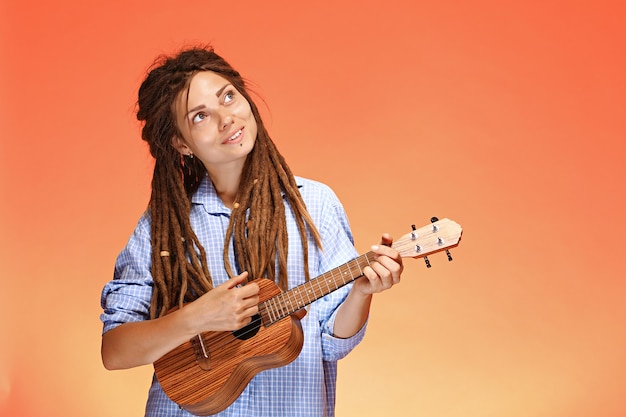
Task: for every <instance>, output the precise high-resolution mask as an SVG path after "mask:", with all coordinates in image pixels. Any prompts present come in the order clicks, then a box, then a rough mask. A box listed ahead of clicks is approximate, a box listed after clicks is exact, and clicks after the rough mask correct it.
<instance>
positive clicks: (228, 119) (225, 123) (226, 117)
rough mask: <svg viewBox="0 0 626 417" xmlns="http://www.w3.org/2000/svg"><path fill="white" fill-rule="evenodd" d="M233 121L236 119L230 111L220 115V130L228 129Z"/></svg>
mask: <svg viewBox="0 0 626 417" xmlns="http://www.w3.org/2000/svg"><path fill="white" fill-rule="evenodd" d="M233 123H234V119H233V116H232V115H231V114H230V113H223V114H221V115H220V130H226V129H228V127H229V126H230V125H232V124H233Z"/></svg>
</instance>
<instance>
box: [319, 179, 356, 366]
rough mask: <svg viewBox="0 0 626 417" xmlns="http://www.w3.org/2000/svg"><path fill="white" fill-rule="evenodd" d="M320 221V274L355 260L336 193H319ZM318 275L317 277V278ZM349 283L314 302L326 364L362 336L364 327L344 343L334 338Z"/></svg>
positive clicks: (349, 349)
mask: <svg viewBox="0 0 626 417" xmlns="http://www.w3.org/2000/svg"><path fill="white" fill-rule="evenodd" d="M320 200H321V201H322V202H323V203H322V211H321V217H320V219H319V221H318V226H319V231H320V234H321V236H322V254H321V256H320V262H319V265H318V271H319V274H322V273H324V272H327V271H329V270H331V269H334V268H336V267H338V266H340V265H343V264H345V263H346V262H348V261H351V260H353V259H354V258H356V257H357V256H358V252H357V251H356V249H355V247H354V238H353V236H352V232H351V230H350V225H349V222H348V217H347V215H346V212H345V210H344V208H343V205H342V204H341V202H340V201H339V199H338V198H337V196H336V195H335V193H334V192H333V191H332V190H331V189H330V188H329V187H327V186H323V187H322V189H321V196H320ZM319 274H318V275H319ZM351 288H352V283H350V284H347V285H345V286H344V287H342V288H340V289H339V290H337V291H335V292H332V293H331V294H329V295H327V296H325V297H323V298H321V299H320V300H318V301H316V303H315V304H316V305H315V308H316V310H317V312H316V313H317V317H318V319H319V320H320V328H321V329H322V354H323V359H324V360H326V361H336V360H339V359H341V358H343V357H345V356H346V355H347V354H348V353H350V352H351V351H352V349H354V348H355V347H356V346H357V345H358V344H359V343H360V342H361V340H363V337H364V336H365V329H366V325H364V326H363V327H362V328H361V329H360V330H359V331H358V332H357V333H356V334H355V335H354V336H352V337H349V338H346V339H343V338H338V337H335V336H334V335H333V328H334V324H335V319H336V317H337V311H338V309H339V306H340V305H341V303H343V302H344V300H345V299H346V297H347V296H348V293H349V292H350V289H351Z"/></svg>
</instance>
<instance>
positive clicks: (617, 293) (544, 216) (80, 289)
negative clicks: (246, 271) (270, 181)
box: [0, 0, 626, 417]
mask: <svg viewBox="0 0 626 417" xmlns="http://www.w3.org/2000/svg"><path fill="white" fill-rule="evenodd" d="M518 3H519V4H518ZM521 3H522V2H502V1H495V0H494V1H487V0H480V1H473V2H460V1H459V2H437V1H421V0H420V1H394V0H390V1H386V2H371V1H361V2H357V1H354V2H352V3H350V2H330V1H321V2H314V3H313V4H307V5H302V4H300V3H299V2H293V1H287V0H283V1H276V2H272V1H270V2H261V1H258V0H255V1H247V0H246V1H237V2H211V1H186V2H171V1H160V0H159V1H157V0H150V1H146V0H141V1H133V2H122V1H115V0H114V1H109V2H91V1H76V0H59V1H56V2H54V3H53V2H46V1H42V0H35V1H30V2H22V1H17V0H4V1H3V2H2V3H1V4H0V12H1V13H0V33H1V41H0V42H1V45H0V46H1V65H0V71H1V77H0V82H1V84H0V91H1V97H2V99H1V101H0V106H1V107H0V123H1V125H0V127H1V131H2V140H1V142H0V143H1V147H2V149H1V152H0V158H1V160H0V170H1V176H0V195H1V196H2V197H1V198H2V205H1V212H0V236H2V238H1V239H2V240H1V247H0V261H1V265H2V273H1V277H2V278H1V281H0V282H1V288H0V414H1V415H6V416H21V417H31V416H43V415H46V416H50V417H56V416H64V417H73V416H85V415H89V416H94V417H99V416H103V417H104V416H138V415H142V413H143V408H144V404H145V399H146V395H147V389H148V385H149V379H150V375H151V372H152V369H151V367H149V366H146V367H142V368H140V369H134V370H128V371H116V372H108V371H105V370H104V369H103V367H102V365H101V362H100V353H99V348H100V331H101V324H100V322H99V318H98V315H99V314H100V306H99V296H100V290H101V288H102V286H103V285H104V283H105V282H106V281H107V280H108V279H109V278H110V276H111V273H112V269H113V264H114V261H115V257H116V255H117V253H118V251H119V250H120V249H121V248H122V247H123V245H124V244H125V242H126V240H127V238H128V236H129V235H130V233H131V231H132V229H133V227H134V225H135V223H136V221H137V219H138V217H139V216H140V214H141V212H142V211H143V209H144V208H145V206H146V204H147V201H148V196H149V185H150V178H151V160H150V158H149V155H148V151H147V148H146V147H145V146H144V143H143V142H142V141H141V140H140V139H139V126H138V124H137V122H136V121H135V119H134V115H133V106H134V103H135V98H136V91H137V88H138V86H139V83H140V82H141V80H142V78H143V75H144V72H145V69H146V68H147V67H148V65H149V64H150V63H151V62H152V60H153V58H154V57H155V56H156V55H158V54H160V53H162V52H171V51H174V50H176V49H178V48H179V47H181V46H182V45H185V44H190V43H206V42H211V43H212V44H213V45H214V46H215V47H216V49H217V51H218V52H219V53H221V54H222V55H224V56H225V57H226V58H227V59H228V60H229V61H230V62H231V63H232V64H233V65H234V66H235V67H236V68H238V69H239V70H240V71H241V72H242V73H243V74H244V75H245V76H246V77H247V78H248V79H250V80H251V81H253V83H254V86H255V90H256V91H257V92H258V93H259V94H260V96H261V97H263V99H264V100H265V101H266V102H267V108H266V109H265V110H264V111H265V115H266V121H267V126H268V127H269V129H270V132H271V133H272V135H273V137H274V139H275V141H276V142H277V144H278V146H279V148H280V149H281V150H282V152H283V154H284V155H285V156H286V158H287V160H288V161H289V162H290V165H291V167H292V169H293V170H294V171H295V172H296V173H297V174H299V175H302V176H306V177H311V178H314V179H317V180H320V181H323V182H326V183H328V184H329V185H331V186H332V187H333V188H334V190H335V191H336V192H337V194H338V195H339V197H340V198H341V200H342V201H343V203H344V205H345V207H346V210H347V212H348V215H349V217H350V219H351V224H352V227H353V229H354V233H355V237H356V240H357V247H358V249H359V250H360V251H364V250H366V249H367V248H368V247H369V245H370V244H372V243H376V242H377V241H378V239H379V236H380V234H381V233H382V232H383V231H388V232H390V233H392V234H393V235H394V236H397V237H399V236H401V235H403V234H405V233H408V232H409V231H410V225H411V224H416V225H418V226H419V225H423V224H427V223H428V221H429V218H430V217H431V216H439V217H442V218H443V217H449V218H451V219H454V220H456V221H457V222H459V223H460V224H461V225H462V226H463V229H464V234H463V240H462V242H461V245H460V246H459V247H458V248H457V249H456V250H454V251H453V252H452V254H453V256H454V258H455V259H454V261H453V262H451V263H448V262H447V261H446V259H445V256H443V255H435V256H433V257H431V262H432V264H433V268H431V269H426V268H425V266H424V264H423V262H422V261H421V260H410V259H409V260H407V261H406V262H405V264H406V268H405V273H404V276H403V282H402V284H401V285H400V286H398V287H396V288H394V290H393V291H389V292H387V293H384V294H381V295H380V296H377V297H376V299H375V302H374V305H373V309H372V317H371V321H370V327H369V331H368V335H367V336H366V338H365V341H364V342H363V343H362V344H361V345H360V346H359V347H358V348H357V349H356V350H355V351H354V352H353V353H352V354H351V355H350V356H349V357H348V358H346V359H344V360H343V361H342V362H340V375H339V386H338V404H337V413H338V415H339V416H379V415H407V416H408V415H414V416H442V417H447V416H455V417H456V416H462V417H474V416H507V417H512V416H520V417H534V416H537V417H539V416H542V417H543V416H563V417H572V416H594V417H613V416H623V415H626V400H625V398H626V354H625V348H626V325H625V324H626V320H625V318H626V306H625V304H626V303H624V298H625V297H624V295H625V293H626V283H625V282H624V277H626V267H625V264H626V261H625V260H624V256H625V251H624V249H626V247H625V245H624V243H623V236H624V231H625V229H626V227H625V226H626V222H625V220H624V211H625V209H626V204H625V200H626V197H625V195H624V194H625V193H624V185H623V177H624V174H625V172H626V170H625V168H624V159H625V156H626V145H625V144H624V142H625V133H626V122H625V120H626V117H625V116H626V111H625V110H626V81H625V80H626V78H625V77H624V74H626V58H625V57H626V54H625V53H624V51H625V49H626V35H625V34H626V31H624V27H625V25H626V22H625V20H626V19H624V16H625V13H624V12H625V10H624V6H622V2H619V1H613V2H611V1H602V0H599V1H547V2H546V1H530V2H523V4H521Z"/></svg>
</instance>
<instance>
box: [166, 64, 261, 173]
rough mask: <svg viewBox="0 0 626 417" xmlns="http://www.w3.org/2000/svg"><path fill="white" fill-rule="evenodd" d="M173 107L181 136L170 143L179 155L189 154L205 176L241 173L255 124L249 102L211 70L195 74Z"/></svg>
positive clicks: (255, 134)
mask: <svg viewBox="0 0 626 417" xmlns="http://www.w3.org/2000/svg"><path fill="white" fill-rule="evenodd" d="M175 108H176V118H177V120H176V121H177V123H178V126H179V129H180V131H181V133H182V135H183V137H182V138H175V139H174V142H173V144H174V146H175V147H176V149H178V151H179V152H180V153H182V154H183V155H188V154H189V153H190V152H192V153H193V155H194V157H196V158H199V159H200V160H201V161H202V163H203V164H204V166H205V167H206V169H207V171H209V173H212V172H218V171H220V172H223V171H224V170H237V173H240V172H241V169H242V168H243V164H244V162H245V159H246V156H247V155H248V153H250V151H251V150H252V148H253V147H254V143H255V141H256V136H257V124H256V120H255V119H254V115H253V113H252V110H251V108H250V103H248V101H247V100H246V99H245V98H244V97H243V96H242V95H241V94H240V93H239V91H237V89H235V87H234V86H233V85H232V84H231V83H230V82H229V81H228V80H227V79H226V78H224V77H222V76H221V75H218V74H216V73H214V72H211V71H203V72H199V73H197V74H196V75H194V76H193V78H192V79H191V83H190V85H189V92H188V95H185V93H183V94H181V95H180V96H179V98H178V101H177V103H176V107H175Z"/></svg>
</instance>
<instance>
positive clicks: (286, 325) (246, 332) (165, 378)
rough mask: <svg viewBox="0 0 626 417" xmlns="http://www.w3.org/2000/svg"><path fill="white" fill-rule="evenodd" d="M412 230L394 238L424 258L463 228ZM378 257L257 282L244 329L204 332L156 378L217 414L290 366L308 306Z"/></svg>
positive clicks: (185, 402)
mask: <svg viewBox="0 0 626 417" xmlns="http://www.w3.org/2000/svg"><path fill="white" fill-rule="evenodd" d="M431 222H432V224H430V225H428V226H424V227H421V228H419V229H416V228H415V226H413V227H412V228H413V230H412V231H411V232H410V233H408V234H406V235H404V236H402V237H401V238H400V239H399V240H397V241H395V242H393V244H392V247H393V248H394V249H395V250H397V251H398V252H399V254H400V256H401V257H403V258H424V260H425V262H426V266H427V267H430V262H429V261H428V257H427V256H428V255H430V254H433V253H436V252H440V251H446V254H447V255H448V260H452V257H451V256H450V252H449V251H448V249H449V248H452V247H456V246H458V244H459V241H460V239H461V233H462V229H461V226H460V225H458V224H457V223H455V222H454V221H452V220H449V219H441V220H439V219H437V218H436V217H433V218H432V219H431ZM375 259H376V255H375V254H374V253H373V252H371V251H370V252H367V253H366V254H364V255H361V256H359V257H358V258H355V259H353V260H351V261H349V262H347V263H345V264H343V265H341V266H339V267H337V268H335V269H332V270H330V271H328V272H325V273H324V274H322V275H320V276H318V277H317V278H314V279H311V280H310V281H308V282H305V283H304V284H301V285H299V286H297V287H294V288H292V289H290V290H288V291H285V292H283V291H281V290H280V288H278V286H277V285H276V284H275V283H274V282H273V281H270V280H268V279H266V278H259V279H256V280H254V281H253V282H256V283H257V284H258V285H259V301H260V303H259V312H258V314H257V315H255V316H253V317H252V321H251V322H250V323H249V324H248V325H246V326H244V327H243V328H241V329H239V330H236V331H233V332H229V331H220V332H206V333H202V334H199V335H197V336H195V337H194V338H193V339H191V340H189V341H188V342H185V343H183V344H182V345H180V346H178V347H177V348H175V349H173V350H172V351H170V352H168V353H167V354H165V355H164V356H163V357H161V358H160V359H158V360H157V361H156V362H154V370H155V373H156V376H157V378H158V380H159V382H160V384H161V387H162V388H163V391H164V392H165V393H166V394H167V396H168V397H169V398H170V399H171V400H172V401H174V402H176V403H177V404H178V405H179V406H180V407H182V408H184V409H185V410H187V411H189V412H190V413H192V414H196V415H200V416H206V415H210V414H216V413H218V412H220V411H223V410H224V409H226V408H227V407H228V406H230V405H231V404H232V403H233V402H234V401H235V400H236V399H237V397H239V395H240V394H241V393H242V391H243V390H244V389H245V388H246V386H247V385H248V383H249V382H250V380H251V379H252V378H253V377H254V376H255V375H256V374H257V373H259V372H261V371H264V370H266V369H270V368H278V367H281V366H284V365H287V364H289V363H290V362H292V361H293V360H295V359H296V357H298V355H299V354H300V351H301V349H302V345H303V342H304V336H303V333H302V327H301V323H300V319H301V318H302V317H304V312H305V310H304V307H305V306H307V305H309V304H311V303H312V302H314V301H315V300H318V299H320V298H322V297H324V296H325V295H327V294H330V293H331V292H333V291H335V290H337V289H339V288H341V287H343V286H344V285H346V284H348V283H350V282H352V281H354V280H355V279H357V278H359V277H361V276H363V268H365V267H366V266H368V265H369V264H370V263H371V262H373V261H374V260H375Z"/></svg>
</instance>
